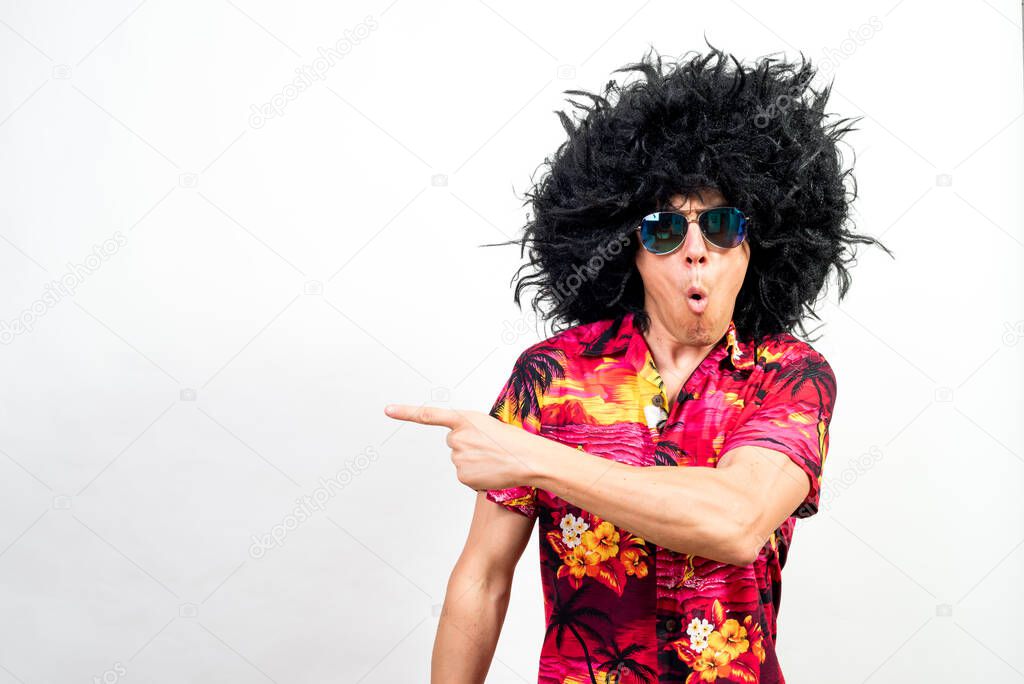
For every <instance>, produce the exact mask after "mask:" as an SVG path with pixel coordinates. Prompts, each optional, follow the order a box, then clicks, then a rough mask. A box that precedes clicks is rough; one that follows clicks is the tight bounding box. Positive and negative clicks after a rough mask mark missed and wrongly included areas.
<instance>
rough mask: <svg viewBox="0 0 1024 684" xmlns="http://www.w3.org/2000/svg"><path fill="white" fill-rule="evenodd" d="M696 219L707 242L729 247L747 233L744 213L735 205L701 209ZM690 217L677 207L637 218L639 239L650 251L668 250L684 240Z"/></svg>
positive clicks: (737, 244)
mask: <svg viewBox="0 0 1024 684" xmlns="http://www.w3.org/2000/svg"><path fill="white" fill-rule="evenodd" d="M696 223H697V225H698V226H700V234H701V235H703V236H704V240H706V241H707V243H708V244H710V245H713V246H715V247H721V248H722V249H732V248H733V247H737V246H739V245H740V243H742V242H743V241H744V240H745V239H746V237H747V217H746V216H745V215H744V214H743V212H742V211H740V210H739V209H737V208H736V207H715V208H714V209H708V210H707V211H702V212H701V213H700V214H699V215H698V216H697V220H696ZM689 227H690V220H689V219H688V218H686V216H685V215H683V214H680V213H679V212H677V211H656V212H654V213H653V214H648V215H647V216H645V217H643V219H641V221H640V225H639V226H638V227H637V231H638V232H639V233H640V242H641V244H643V246H644V248H645V249H646V250H647V251H648V252H650V253H651V254H671V253H672V252H674V251H676V250H677V249H679V246H680V245H682V244H683V241H684V240H686V231H687V230H688V229H689Z"/></svg>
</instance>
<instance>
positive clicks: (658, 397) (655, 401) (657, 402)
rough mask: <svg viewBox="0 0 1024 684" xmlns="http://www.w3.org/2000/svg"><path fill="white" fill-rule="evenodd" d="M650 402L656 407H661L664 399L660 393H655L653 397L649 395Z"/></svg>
mask: <svg viewBox="0 0 1024 684" xmlns="http://www.w3.org/2000/svg"><path fill="white" fill-rule="evenodd" d="M651 403H652V404H654V405H655V406H657V407H658V408H661V405H662V404H664V403H665V400H664V399H663V398H662V396H661V395H660V394H655V395H654V396H653V397H651Z"/></svg>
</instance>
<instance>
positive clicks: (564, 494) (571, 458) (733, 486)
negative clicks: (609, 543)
mask: <svg viewBox="0 0 1024 684" xmlns="http://www.w3.org/2000/svg"><path fill="white" fill-rule="evenodd" d="M537 447H538V449H542V450H543V451H544V452H545V453H543V454H536V457H535V458H533V459H531V463H532V464H533V465H534V468H535V470H534V473H533V475H532V477H531V478H530V482H529V484H530V485H532V486H535V487H538V488H541V489H546V490H547V491H549V492H551V493H552V494H554V495H556V496H558V497H560V498H562V499H564V500H566V501H568V502H569V503H571V504H573V505H574V506H578V507H580V508H582V509H584V510H587V511H589V512H591V513H593V514H594V515H597V516H599V517H601V518H604V519H605V520H608V521H610V522H612V523H613V524H615V525H617V526H618V527H622V528H624V529H627V530H629V531H630V532H632V533H633V534H635V535H637V536H639V537H642V538H644V539H645V540H648V541H651V542H653V543H655V544H657V545H659V546H662V547H664V548H667V549H672V550H673V551H677V552H679V553H692V554H696V555H699V556H703V557H704V558H710V559H712V560H717V561H719V562H722V563H731V564H734V565H746V564H748V563H751V562H753V560H754V559H756V558H757V554H758V552H759V551H760V549H761V547H762V546H763V545H764V543H765V541H766V540H767V539H768V537H769V536H770V535H771V533H772V531H773V530H774V529H775V528H776V527H778V526H779V524H781V523H782V522H783V521H784V520H785V519H786V518H787V517H788V516H789V515H791V514H792V513H793V511H794V509H796V508H797V506H799V505H800V502H801V501H802V500H803V499H804V497H805V496H806V495H807V492H808V490H809V488H810V482H809V480H808V477H807V475H806V474H805V473H804V471H803V470H801V469H800V467H799V466H797V465H796V464H795V463H793V461H792V460H791V459H789V458H788V457H787V456H786V455H785V454H782V453H780V452H778V451H774V450H772V449H766V448H762V447H755V446H741V447H737V448H736V449H733V450H730V451H729V452H728V453H726V454H724V455H723V456H722V458H721V461H720V463H719V465H718V467H717V468H698V467H689V468H680V467H677V466H645V467H640V466H631V465H627V464H624V463H618V462H616V461H610V460H608V459H605V458H601V457H600V456H595V455H593V454H588V453H585V452H581V451H579V450H577V449H573V448H571V447H568V446H565V445H563V444H559V443H557V442H554V441H548V442H547V445H546V446H542V445H541V444H540V443H538V444H537Z"/></svg>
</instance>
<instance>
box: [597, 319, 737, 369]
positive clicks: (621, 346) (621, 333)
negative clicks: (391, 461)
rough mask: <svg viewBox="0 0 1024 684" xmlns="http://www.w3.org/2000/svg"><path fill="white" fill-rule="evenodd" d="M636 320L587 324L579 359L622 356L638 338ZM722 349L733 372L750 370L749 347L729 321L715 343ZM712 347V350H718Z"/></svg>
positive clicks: (733, 324)
mask: <svg viewBox="0 0 1024 684" xmlns="http://www.w3.org/2000/svg"><path fill="white" fill-rule="evenodd" d="M635 320H636V316H635V314H634V313H633V312H631V311H630V312H627V313H625V314H621V315H619V316H618V317H616V318H609V319H605V320H603V321H598V322H596V323H593V324H591V326H590V328H591V329H590V330H589V331H588V334H587V335H586V336H585V338H584V339H583V350H582V351H581V352H580V354H582V355H583V356H618V355H620V354H624V353H625V352H626V350H627V349H628V348H629V343H630V341H631V340H632V338H633V335H640V334H641V333H640V331H639V330H637V328H636V326H635V324H634V321H635ZM718 345H722V346H724V347H725V349H726V352H727V353H726V355H725V358H727V359H728V360H729V363H730V365H732V367H733V369H735V370H742V369H748V368H753V366H754V355H753V353H752V352H751V350H750V349H749V348H746V347H749V345H744V344H743V343H742V342H741V341H740V339H739V333H738V332H737V331H736V324H735V322H734V321H732V320H730V321H729V327H728V328H726V331H725V335H723V336H722V339H720V340H719V341H718ZM718 345H716V347H715V348H716V349H717V347H718ZM713 352H714V349H712V353H713Z"/></svg>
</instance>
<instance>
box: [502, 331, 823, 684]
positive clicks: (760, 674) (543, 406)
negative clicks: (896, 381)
mask: <svg viewBox="0 0 1024 684" xmlns="http://www.w3.org/2000/svg"><path fill="white" fill-rule="evenodd" d="M634 319H635V316H634V314H633V313H625V314H621V315H619V316H617V317H615V318H610V319H607V320H602V321H597V322H593V323H587V324H582V325H577V326H575V327H572V328H569V329H567V330H564V331H562V332H560V333H557V334H556V335H554V336H553V337H550V338H548V339H546V340H543V341H541V342H538V343H536V344H534V345H532V346H530V347H529V348H527V349H526V350H525V351H523V353H522V354H521V355H520V356H519V358H518V359H517V361H516V363H515V366H514V368H513V370H512V374H511V376H510V377H509V378H508V381H507V382H506V383H505V385H504V387H503V388H502V390H501V392H500V394H499V396H498V398H497V400H496V401H495V403H494V406H493V408H492V409H491V411H490V415H492V416H494V417H495V418H498V419H499V420H502V421H504V422H506V423H509V424H513V425H516V426H519V427H522V428H523V429H525V430H527V431H529V432H531V433H533V434H539V435H541V436H544V437H546V438H548V439H553V440H555V441H557V442H560V443H562V444H565V445H568V446H571V447H574V448H577V449H580V450H582V451H585V452H586V453H589V454H594V455H597V456H600V457H603V458H607V459H613V460H615V461H618V462H621V463H626V464H630V465H634V466H678V467H687V468H714V467H716V465H717V463H718V461H719V458H720V456H721V455H722V454H724V453H726V452H728V451H729V450H730V449H734V448H736V447H739V446H743V445H755V446H761V447H766V448H770V449H775V450H777V451H780V452H782V453H783V454H785V455H787V456H788V457H789V458H790V459H792V460H793V461H794V462H795V463H796V464H797V465H798V466H799V467H800V468H801V469H802V470H803V471H804V472H805V473H806V474H807V476H808V480H809V482H810V491H809V492H808V494H807V496H806V498H805V499H804V501H803V502H802V503H801V504H800V505H799V506H798V507H797V508H796V510H794V511H793V513H792V515H791V516H790V517H788V518H787V519H786V520H785V521H784V522H783V523H782V524H781V525H779V527H778V528H776V529H775V530H774V531H773V533H772V535H771V537H770V538H769V540H768V541H767V542H766V543H765V545H764V546H763V547H762V548H761V550H760V552H759V554H758V556H757V560H756V561H754V562H753V563H751V564H750V565H745V566H742V567H741V566H737V565H731V564H727V563H722V562H718V561H715V560H711V559H708V558H703V557H701V556H698V555H695V554H690V553H678V552H676V551H673V550H670V549H666V548H662V547H659V546H658V545H656V544H653V543H650V542H648V541H646V540H644V539H642V538H641V537H638V536H636V535H634V534H632V533H630V532H629V531H628V530H625V529H623V528H620V527H618V526H617V525H615V523H614V521H610V520H602V519H601V518H599V517H597V516H595V515H593V514H591V513H589V512H588V511H585V510H583V509H581V508H578V507H576V506H573V505H572V504H570V503H569V502H567V501H565V500H563V499H560V498H558V497H557V496H554V495H552V494H551V493H550V492H547V491H544V490H538V489H537V488H534V487H527V486H520V487H513V488H509V489H491V490H487V498H488V499H490V500H491V501H494V502H495V503H498V504H501V505H503V506H505V507H506V508H508V509H510V510H513V511H516V512H518V513H521V514H522V515H525V516H528V517H531V518H534V517H535V518H538V519H539V526H538V541H539V545H540V570H541V580H542V586H543V591H544V613H545V620H546V623H547V630H546V632H545V635H544V641H543V644H542V647H541V654H540V666H539V678H538V682H540V683H542V684H547V683H552V684H554V683H557V684H566V683H568V682H616V683H619V682H621V683H626V682H686V684H698V683H701V682H716V681H720V682H747V683H749V682H759V683H760V684H784V682H785V679H784V678H783V676H782V671H781V669H780V666H779V662H778V659H777V657H776V652H775V643H776V636H777V634H776V616H777V615H778V612H779V604H780V600H781V595H782V594H781V592H782V574H781V573H782V567H783V565H785V562H786V555H787V552H788V550H789V547H790V543H791V540H792V535H793V528H794V526H795V524H796V519H797V518H806V517H808V516H811V515H813V514H814V513H816V512H817V510H818V498H819V492H820V485H821V474H822V465H823V463H824V461H825V455H826V453H827V450H828V425H829V421H830V419H831V415H832V408H833V405H834V403H835V396H836V383H835V376H834V375H833V373H832V370H831V368H830V367H829V365H828V363H827V362H826V361H825V359H824V358H823V357H822V355H821V354H819V353H818V352H817V351H815V350H814V348H813V347H811V346H810V345H809V344H808V343H806V342H804V341H801V340H799V339H797V338H796V337H794V336H792V335H791V334H789V333H779V334H774V335H766V336H764V337H762V338H761V340H760V341H759V342H758V343H757V344H754V342H753V341H744V340H741V339H740V336H739V334H738V332H737V330H736V326H735V323H734V321H730V323H729V326H728V329H727V331H726V333H725V334H724V335H723V336H722V338H721V340H719V342H718V343H717V344H716V345H715V346H713V347H712V349H711V351H710V352H709V353H708V355H707V356H705V357H704V359H703V360H702V361H701V362H700V364H699V365H698V366H697V368H696V369H695V370H694V371H693V373H692V374H691V375H690V377H689V378H688V379H687V380H686V382H685V383H683V386H682V387H681V389H680V391H679V394H678V396H677V397H676V400H675V401H674V402H673V403H672V404H671V406H670V405H669V402H668V401H667V400H666V399H667V398H666V395H665V389H664V385H663V382H662V379H661V377H660V376H659V374H658V370H657V368H656V367H655V365H654V361H653V358H652V356H651V353H650V349H649V348H648V346H647V343H646V340H645V339H644V336H643V334H642V333H641V332H640V331H639V329H637V328H635V327H634ZM667 408H668V410H666V409H667Z"/></svg>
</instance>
